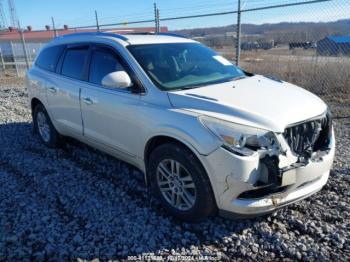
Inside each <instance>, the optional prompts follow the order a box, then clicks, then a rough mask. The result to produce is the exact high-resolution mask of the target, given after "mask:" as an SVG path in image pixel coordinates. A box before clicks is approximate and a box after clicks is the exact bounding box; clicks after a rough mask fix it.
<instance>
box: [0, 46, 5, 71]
mask: <svg viewBox="0 0 350 262" xmlns="http://www.w3.org/2000/svg"><path fill="white" fill-rule="evenodd" d="M0 56H1V67H2V69H3V70H4V72H5V71H6V68H5V61H4V55H3V54H2V49H0Z"/></svg>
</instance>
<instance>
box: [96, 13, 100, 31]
mask: <svg viewBox="0 0 350 262" xmlns="http://www.w3.org/2000/svg"><path fill="white" fill-rule="evenodd" d="M95 18H96V28H97V32H100V24H99V23H98V15H97V11H96V10H95Z"/></svg>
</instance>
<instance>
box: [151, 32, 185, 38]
mask: <svg viewBox="0 0 350 262" xmlns="http://www.w3.org/2000/svg"><path fill="white" fill-rule="evenodd" d="M158 35H165V36H174V37H181V38H188V37H187V36H184V35H180V34H175V33H158Z"/></svg>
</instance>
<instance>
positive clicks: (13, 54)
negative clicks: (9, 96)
mask: <svg viewBox="0 0 350 262" xmlns="http://www.w3.org/2000/svg"><path fill="white" fill-rule="evenodd" d="M10 43H11V53H12V56H13V62H14V63H15V68H16V74H17V77H19V72H18V67H17V61H16V54H15V50H14V49H13V43H12V41H11V42H10Z"/></svg>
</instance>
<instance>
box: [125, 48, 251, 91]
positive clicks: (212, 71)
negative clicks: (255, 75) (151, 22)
mask: <svg viewBox="0 0 350 262" xmlns="http://www.w3.org/2000/svg"><path fill="white" fill-rule="evenodd" d="M128 49H129V51H130V52H131V53H132V55H133V56H134V57H135V58H136V60H137V61H138V63H139V64H140V65H141V67H142V68H143V70H145V72H146V73H147V75H148V76H149V77H150V78H151V80H152V81H153V82H154V84H155V85H157V86H158V87H159V88H160V89H162V90H168V91H170V90H178V89H187V88H194V87H199V86H204V85H209V84H215V83H221V82H226V81H230V80H233V79H235V78H241V77H244V76H245V74H244V72H243V71H242V70H241V69H239V68H238V67H236V66H234V65H233V64H232V63H231V62H229V61H228V60H226V59H225V58H224V57H222V56H220V55H218V54H217V53H215V52H214V51H213V50H211V49H210V48H207V47H205V46H203V45H202V44H199V43H170V44H147V45H131V46H128Z"/></svg>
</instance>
